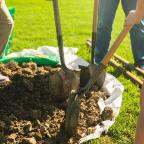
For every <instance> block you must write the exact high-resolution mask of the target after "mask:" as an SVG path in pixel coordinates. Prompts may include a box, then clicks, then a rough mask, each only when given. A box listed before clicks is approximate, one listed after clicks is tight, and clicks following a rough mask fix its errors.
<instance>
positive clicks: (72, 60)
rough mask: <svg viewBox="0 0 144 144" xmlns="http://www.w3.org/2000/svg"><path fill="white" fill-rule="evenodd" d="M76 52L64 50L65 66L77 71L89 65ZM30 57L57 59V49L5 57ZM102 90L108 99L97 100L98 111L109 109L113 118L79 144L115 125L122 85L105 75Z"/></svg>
mask: <svg viewBox="0 0 144 144" xmlns="http://www.w3.org/2000/svg"><path fill="white" fill-rule="evenodd" d="M76 52H77V49H76V48H64V54H65V61H66V65H67V66H68V67H69V68H71V69H78V68H79V65H84V66H87V65H88V64H89V63H88V62H86V61H85V60H84V59H82V58H80V57H78V56H77V55H76ZM30 55H36V56H37V55H50V56H57V57H59V54H58V49H57V48H54V47H50V46H42V47H39V48H38V49H37V50H34V49H25V50H23V51H22V52H16V53H11V54H9V55H8V56H7V57H17V56H30ZM2 78H3V77H2ZM102 89H103V90H104V91H105V92H107V93H108V94H109V95H110V97H109V98H108V99H107V100H105V101H104V100H103V99H102V98H100V99H99V101H98V105H99V107H100V110H101V112H102V111H103V110H104V108H105V107H107V106H109V107H111V108H112V109H113V112H114V118H113V120H112V121H110V120H107V121H103V122H102V123H103V125H96V131H95V133H93V134H90V135H87V136H85V137H83V138H82V139H80V141H79V143H83V142H86V141H88V140H91V139H96V138H99V137H100V136H101V134H102V133H103V132H107V131H108V129H109V128H110V127H111V126H112V125H113V124H114V123H115V118H116V117H117V116H118V114H119V110H120V107H121V104H122V93H123V91H124V87H123V85H122V84H121V83H120V82H119V81H118V80H117V79H116V78H115V77H114V76H112V75H110V74H107V75H106V80H105V82H104V85H103V88H102Z"/></svg>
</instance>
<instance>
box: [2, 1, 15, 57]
mask: <svg viewBox="0 0 144 144" xmlns="http://www.w3.org/2000/svg"><path fill="white" fill-rule="evenodd" d="M13 25H14V22H13V19H12V17H11V15H10V13H9V11H8V8H7V6H6V4H5V0H0V56H1V54H2V53H3V51H4V49H5V47H6V45H7V42H8V40H9V36H10V34H11V32H12V29H13Z"/></svg>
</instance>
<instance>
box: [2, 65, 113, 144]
mask: <svg viewBox="0 0 144 144" xmlns="http://www.w3.org/2000/svg"><path fill="white" fill-rule="evenodd" d="M0 73H2V74H3V75H4V76H8V77H9V79H10V81H8V82H4V83H0V143H4V144H56V142H57V141H58V140H63V141H65V133H64V128H65V113H66V108H67V101H68V100H67V99H68V96H69V95H67V94H66V95H64V96H63V95H62V93H61V87H62V84H61V83H62V82H63V81H65V78H68V77H67V76H65V72H64V71H63V70H62V68H61V67H56V68H51V67H48V66H38V65H37V64H35V63H33V62H30V63H23V64H17V63H16V62H10V63H8V64H6V65H4V64H2V63H0ZM59 76H60V77H61V78H59ZM62 79H63V81H62ZM57 80H58V83H57V82H56V81H57ZM63 86H64V88H65V89H66V91H65V93H69V91H67V90H68V89H70V86H69V84H68V80H66V82H64V85H63ZM57 89H58V91H57ZM59 92H60V93H59ZM100 97H101V98H103V99H104V100H106V99H107V98H108V97H109V96H108V95H107V94H106V93H105V92H101V91H97V87H96V86H95V87H93V88H92V90H91V91H90V92H88V93H87V94H86V95H85V96H83V97H82V99H81V110H80V118H79V123H78V128H77V132H76V134H75V135H74V136H73V137H72V138H70V139H69V140H67V142H66V143H68V144H77V143H78V140H79V139H80V138H81V137H83V136H85V135H87V134H91V133H93V132H94V131H95V126H96V125H97V124H99V123H100V122H101V121H102V120H107V119H108V120H111V119H112V117H113V111H112V109H111V108H108V107H107V108H105V110H104V112H103V113H102V114H100V109H99V106H98V103H97V102H98V100H99V98H100ZM57 100H58V101H57Z"/></svg>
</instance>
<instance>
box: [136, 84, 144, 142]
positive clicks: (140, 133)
mask: <svg viewBox="0 0 144 144" xmlns="http://www.w3.org/2000/svg"><path fill="white" fill-rule="evenodd" d="M135 144H144V83H143V88H142V90H141V96H140V114H139V118H138V121H137V128H136V138H135Z"/></svg>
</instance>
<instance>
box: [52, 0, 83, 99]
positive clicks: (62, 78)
mask: <svg viewBox="0 0 144 144" xmlns="http://www.w3.org/2000/svg"><path fill="white" fill-rule="evenodd" d="M53 9H54V19H55V26H56V33H57V43H58V48H59V54H60V61H61V66H62V70H60V71H59V73H58V74H57V75H53V76H52V77H51V78H50V82H51V83H50V90H51V91H52V90H53V89H55V90H54V92H53V93H54V96H57V95H58V96H59V98H58V99H59V100H60V99H61V100H66V99H67V98H68V97H69V95H70V94H71V90H78V89H79V83H80V80H79V77H80V72H79V71H75V70H70V69H68V68H67V66H66V64H65V60H64V50H63V37H62V30H61V23H60V14H59V6H58V0H53Z"/></svg>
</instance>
